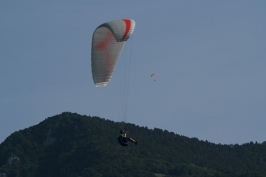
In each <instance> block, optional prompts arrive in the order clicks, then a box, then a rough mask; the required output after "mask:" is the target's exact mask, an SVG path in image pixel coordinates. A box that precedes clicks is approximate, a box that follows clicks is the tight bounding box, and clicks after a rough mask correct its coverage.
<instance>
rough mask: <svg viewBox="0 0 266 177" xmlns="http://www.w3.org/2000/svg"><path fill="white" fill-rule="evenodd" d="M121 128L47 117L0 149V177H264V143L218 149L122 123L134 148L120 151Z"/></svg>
mask: <svg viewBox="0 0 266 177" xmlns="http://www.w3.org/2000/svg"><path fill="white" fill-rule="evenodd" d="M123 126H124V125H123V123H117V122H113V121H110V120H105V119H101V118H99V117H90V116H81V115H78V114H75V113H68V112H65V113H62V114H60V115H56V116H53V117H49V118H47V119H46V120H44V121H43V122H41V123H39V124H38V125H36V126H32V127H30V128H26V129H24V130H20V131H17V132H14V133H13V134H12V135H10V136H9V137H7V138H6V140H5V141H4V142H3V143H1V144H0V176H1V175H2V176H4V174H5V175H6V176H7V177H31V176H38V177H53V176H57V177H85V176H92V177H94V176H95V177H97V176H101V177H117V176H119V177H123V176H125V177H131V176H132V177H133V176H134V177H135V176H139V177H141V176H143V177H144V176H145V177H177V176H178V177H225V176H226V177H251V176H254V177H255V176H257V177H261V176H266V171H265V170H264V169H266V142H264V143H262V144H259V143H253V142H250V143H246V144H243V145H237V144H236V145H221V144H218V145H217V144H214V143H210V142H208V141H199V140H198V139H197V138H187V137H185V136H180V135H177V134H175V133H173V132H168V131H167V130H161V129H158V128H154V129H153V130H150V129H148V128H147V127H139V126H136V125H133V124H127V131H128V135H129V136H132V137H133V138H134V139H137V140H138V142H139V143H138V145H134V144H130V146H128V147H122V146H120V145H119V144H118V142H117V136H118V134H119V131H120V129H121V128H122V127H123Z"/></svg>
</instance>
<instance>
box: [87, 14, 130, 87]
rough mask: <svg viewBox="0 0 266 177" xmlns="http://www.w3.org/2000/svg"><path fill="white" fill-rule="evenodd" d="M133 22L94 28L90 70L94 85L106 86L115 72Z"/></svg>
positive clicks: (119, 22)
mask: <svg viewBox="0 0 266 177" xmlns="http://www.w3.org/2000/svg"><path fill="white" fill-rule="evenodd" d="M134 29H135V21H134V20H131V19H123V20H115V21H111V22H107V23H104V24H102V25H100V26H98V27H97V28H96V30H95V31H94V33H93V36H92V46H91V68H92V78H93V81H94V83H95V85H96V87H99V86H106V85H107V84H108V82H109V81H110V79H111V78H112V74H113V72H114V70H115V66H116V63H117V61H118V59H119V56H120V53H121V51H122V49H123V46H124V43H125V41H127V39H128V38H129V37H130V36H131V35H132V33H133V31H134Z"/></svg>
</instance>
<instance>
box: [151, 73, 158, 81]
mask: <svg viewBox="0 0 266 177" xmlns="http://www.w3.org/2000/svg"><path fill="white" fill-rule="evenodd" d="M155 76H158V74H157V73H152V74H151V77H155ZM154 81H155V79H154Z"/></svg>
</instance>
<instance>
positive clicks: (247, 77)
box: [0, 0, 266, 144]
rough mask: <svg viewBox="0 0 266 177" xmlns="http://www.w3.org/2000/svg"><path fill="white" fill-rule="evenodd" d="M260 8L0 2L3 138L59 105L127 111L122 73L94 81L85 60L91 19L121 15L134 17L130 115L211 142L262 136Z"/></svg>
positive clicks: (265, 135) (264, 14)
mask: <svg viewBox="0 0 266 177" xmlns="http://www.w3.org/2000/svg"><path fill="white" fill-rule="evenodd" d="M265 9H266V1H265V0H250V1H248V0H235V1H230V0H227V1H226V0H223V1H212V0H208V1H207V0H206V1H198V0H195V1H187V0H183V1H142V0H139V1H137V0H134V1H131V2H130V1H87V0H84V1H82V0H79V1H68V0H58V1H54V0H50V1H49V0H46V1H41V0H40V1H33V0H32V1H27V0H26V1H0V61H1V64H0V81H1V85H0V143H1V142H2V141H4V140H5V138H6V137H7V136H9V135H10V134H11V133H13V132H14V131H18V130H21V129H25V128H27V127H30V126H33V125H36V124H38V123H39V122H41V121H43V120H44V119H45V118H47V117H51V116H54V115H56V114H61V113H62V112H65V111H69V112H76V113H78V114H81V115H91V116H99V117H102V118H105V119H110V120H113V121H116V122H117V121H119V122H120V121H122V120H123V118H122V117H121V116H120V112H121V109H119V105H121V103H120V101H117V99H115V98H116V95H119V93H118V92H117V90H115V88H116V85H117V83H118V79H117V78H118V76H117V75H119V73H118V72H115V74H114V77H113V78H112V80H111V82H110V84H109V85H108V86H107V87H106V88H104V89H99V88H96V87H95V86H94V84H93V81H92V76H91V65H90V58H91V56H90V55H91V39H92V34H93V32H94V30H95V28H96V27H97V26H98V25H100V24H102V23H104V22H108V21H111V20H117V19H122V18H132V19H134V20H135V21H136V28H135V31H134V33H133V35H132V38H131V40H130V41H128V42H127V43H126V47H129V48H130V49H129V50H130V57H131V66H130V69H131V70H130V74H131V75H130V90H129V91H130V93H129V97H128V110H127V121H128V122H130V123H133V124H136V125H139V126H147V127H148V128H151V129H152V128H154V127H157V128H160V129H166V130H168V131H172V132H175V133H177V134H180V135H184V136H187V137H197V138H199V139H200V140H208V141H210V142H214V143H222V144H236V143H238V144H242V143H246V142H250V141H253V142H255V141H257V142H260V143H261V142H263V141H266V128H265V127H266V126H265V125H266V10H265ZM123 56H124V55H123V54H122V56H121V57H122V58H123ZM122 58H120V59H122ZM118 67H121V66H120V65H118ZM153 72H157V73H158V74H159V76H158V77H157V78H156V81H154V80H153V79H152V78H151V77H150V75H151V74H152V73H153ZM129 133H131V134H134V132H129Z"/></svg>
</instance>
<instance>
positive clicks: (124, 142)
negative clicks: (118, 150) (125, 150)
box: [117, 136, 129, 146]
mask: <svg viewBox="0 0 266 177" xmlns="http://www.w3.org/2000/svg"><path fill="white" fill-rule="evenodd" d="M117 139H118V142H119V143H120V144H121V145H122V146H128V145H129V141H127V140H125V138H124V137H122V136H119V137H118V138H117Z"/></svg>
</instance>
